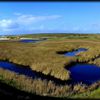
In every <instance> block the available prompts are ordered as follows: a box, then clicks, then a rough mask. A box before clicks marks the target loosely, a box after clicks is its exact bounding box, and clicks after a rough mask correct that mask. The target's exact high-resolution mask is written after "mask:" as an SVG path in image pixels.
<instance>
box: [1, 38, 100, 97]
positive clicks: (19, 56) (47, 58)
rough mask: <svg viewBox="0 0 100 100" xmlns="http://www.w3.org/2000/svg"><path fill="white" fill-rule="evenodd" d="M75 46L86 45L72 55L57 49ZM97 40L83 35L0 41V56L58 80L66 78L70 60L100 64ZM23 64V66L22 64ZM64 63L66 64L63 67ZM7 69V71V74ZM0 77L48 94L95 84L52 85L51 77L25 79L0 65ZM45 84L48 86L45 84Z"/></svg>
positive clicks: (82, 89) (71, 91) (66, 92)
mask: <svg viewBox="0 0 100 100" xmlns="http://www.w3.org/2000/svg"><path fill="white" fill-rule="evenodd" d="M78 48H86V49H88V50H87V51H86V52H80V53H79V54H78V55H77V56H76V57H65V56H64V55H63V54H62V55H61V54H58V52H65V51H66V52H69V51H72V50H76V49H78ZM99 56H100V45H99V40H98V41H96V40H90V41H89V40H88V41H87V39H84V40H82V39H77V40H76V39H66V38H63V39H56V40H55V39H51V40H47V41H44V42H39V43H35V44H32V43H28V44H25V43H20V42H0V60H7V61H10V62H13V63H15V64H20V65H24V66H29V67H30V68H31V69H32V70H34V71H36V72H41V73H42V74H45V75H50V76H53V77H55V78H58V79H60V80H70V71H69V70H67V67H70V64H71V63H77V62H87V63H90V64H96V65H100V58H99ZM24 66H23V67H24ZM65 66H66V68H65ZM8 73H10V74H8ZM0 80H1V81H3V82H6V83H7V84H9V85H12V86H15V87H17V88H19V89H22V90H24V91H28V92H32V93H34V94H35V93H36V94H40V95H51V96H69V95H71V94H77V93H83V92H85V91H87V90H88V91H93V90H95V89H96V86H91V87H92V88H88V89H87V86H85V85H84V86H83V85H80V84H78V85H75V86H69V85H67V84H66V85H65V86H56V85H55V84H54V83H53V82H52V81H49V82H48V81H46V80H42V81H41V79H34V80H33V79H29V78H26V77H25V76H24V75H17V74H15V73H12V72H10V71H9V72H8V71H5V70H3V69H2V70H1V69H0ZM47 87H48V88H47Z"/></svg>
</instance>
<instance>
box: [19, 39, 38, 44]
mask: <svg viewBox="0 0 100 100" xmlns="http://www.w3.org/2000/svg"><path fill="white" fill-rule="evenodd" d="M38 41H40V40H33V39H22V40H19V42H24V43H31V42H32V43H35V42H38Z"/></svg>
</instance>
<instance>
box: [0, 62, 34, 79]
mask: <svg viewBox="0 0 100 100" xmlns="http://www.w3.org/2000/svg"><path fill="white" fill-rule="evenodd" d="M0 67H1V68H4V69H8V70H10V71H13V72H16V73H18V74H24V75H26V76H29V77H32V78H35V76H36V75H35V73H34V72H33V71H32V70H31V69H30V68H26V67H25V68H24V67H21V66H17V65H15V64H13V63H10V62H6V61H0Z"/></svg>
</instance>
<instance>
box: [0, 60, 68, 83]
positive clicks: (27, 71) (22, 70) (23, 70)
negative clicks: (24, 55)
mask: <svg viewBox="0 0 100 100" xmlns="http://www.w3.org/2000/svg"><path fill="white" fill-rule="evenodd" d="M0 68H3V69H7V70H10V71H12V72H15V73H17V74H22V75H26V76H28V77H31V78H33V79H34V78H40V79H43V80H44V79H46V80H47V81H50V80H52V81H53V82H55V83H56V84H62V85H63V84H65V83H66V81H61V80H60V79H57V78H55V77H53V76H50V75H44V74H42V73H41V72H36V71H33V70H31V68H29V67H28V66H21V65H17V64H14V63H11V62H8V61H0Z"/></svg>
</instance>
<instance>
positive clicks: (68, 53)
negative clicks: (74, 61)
mask: <svg viewBox="0 0 100 100" xmlns="http://www.w3.org/2000/svg"><path fill="white" fill-rule="evenodd" d="M83 51H87V49H85V48H79V49H77V50H74V51H71V52H67V53H64V55H65V56H76V55H77V54H78V53H80V52H83Z"/></svg>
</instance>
